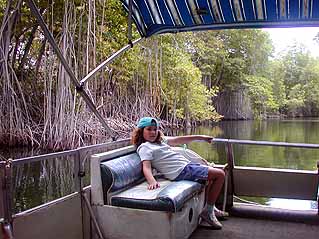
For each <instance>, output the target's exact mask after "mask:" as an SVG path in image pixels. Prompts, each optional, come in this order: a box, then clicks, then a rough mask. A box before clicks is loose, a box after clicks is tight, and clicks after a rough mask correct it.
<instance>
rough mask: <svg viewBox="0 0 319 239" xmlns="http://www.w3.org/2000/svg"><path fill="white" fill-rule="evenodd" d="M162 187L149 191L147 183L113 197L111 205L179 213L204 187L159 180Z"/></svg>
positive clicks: (189, 182)
mask: <svg viewBox="0 0 319 239" xmlns="http://www.w3.org/2000/svg"><path fill="white" fill-rule="evenodd" d="M158 182H159V183H160V185H161V187H160V188H158V189H155V190H147V182H144V183H141V184H139V185H137V186H134V187H132V188H130V189H128V190H126V191H124V192H121V193H119V194H115V195H113V196H112V197H111V205H113V206H119V207H129V208H138V209H144V210H153V211H165V212H177V211H179V210H180V209H181V208H182V207H183V205H184V203H185V202H186V201H187V200H189V199H190V198H191V197H193V196H194V195H195V194H197V193H199V192H200V191H201V190H202V187H203V186H202V185H201V184H199V183H196V182H191V181H179V182H171V181H168V180H165V179H159V180H158Z"/></svg>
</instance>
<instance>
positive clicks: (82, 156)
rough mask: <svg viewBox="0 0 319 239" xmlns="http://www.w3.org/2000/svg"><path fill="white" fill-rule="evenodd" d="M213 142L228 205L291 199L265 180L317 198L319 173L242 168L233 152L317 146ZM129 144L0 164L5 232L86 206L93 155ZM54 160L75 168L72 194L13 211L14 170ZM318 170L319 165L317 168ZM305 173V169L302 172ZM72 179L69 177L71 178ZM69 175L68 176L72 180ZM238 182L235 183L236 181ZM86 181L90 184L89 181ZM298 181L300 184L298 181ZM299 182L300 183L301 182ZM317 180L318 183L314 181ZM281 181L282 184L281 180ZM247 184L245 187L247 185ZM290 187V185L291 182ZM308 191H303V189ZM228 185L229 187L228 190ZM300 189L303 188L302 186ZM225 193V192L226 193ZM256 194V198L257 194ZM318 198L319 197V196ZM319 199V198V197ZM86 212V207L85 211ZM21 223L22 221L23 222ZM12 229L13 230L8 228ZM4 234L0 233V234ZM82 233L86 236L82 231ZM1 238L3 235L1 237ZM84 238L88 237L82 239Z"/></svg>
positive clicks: (0, 212)
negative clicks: (58, 207) (238, 198)
mask: <svg viewBox="0 0 319 239" xmlns="http://www.w3.org/2000/svg"><path fill="white" fill-rule="evenodd" d="M213 143H216V144H223V145H225V150H226V156H227V163H228V168H229V173H228V174H227V175H228V177H227V180H228V181H227V183H226V184H225V188H226V189H227V195H228V197H227V198H228V199H227V203H228V204H230V205H231V204H232V202H233V198H232V196H233V195H236V194H239V195H244V196H245V195H247V196H279V197H284V196H288V197H289V196H291V192H287V191H285V190H282V189H283V188H285V186H284V185H283V186H282V187H280V189H278V187H277V186H276V188H271V187H268V186H267V187H264V188H263V187H262V186H261V185H262V184H263V183H264V181H262V180H263V179H266V181H267V182H268V183H269V184H271V183H274V181H275V180H282V178H283V177H287V178H288V181H287V180H286V181H285V180H283V181H282V182H281V183H288V184H289V180H291V179H292V178H293V180H292V184H295V183H296V182H297V183H301V184H302V185H301V187H302V188H301V189H299V190H300V191H299V192H298V190H297V191H294V190H292V191H293V193H295V195H294V196H296V197H297V198H302V197H304V198H305V199H309V198H311V199H314V194H316V193H318V190H315V191H316V192H314V187H317V188H318V179H319V176H318V175H319V170H318V172H312V171H311V172H310V173H309V172H307V173H304V172H301V173H299V172H296V171H294V170H285V169H283V170H277V169H274V170H269V169H267V170H261V169H258V168H251V169H247V168H241V167H238V166H236V165H235V158H234V153H233V146H234V145H238V144H239V145H240V144H241V145H257V146H272V147H296V148H307V149H319V145H318V144H298V143H286V142H270V141H252V140H236V139H222V138H214V140H213ZM127 145H129V140H128V139H125V140H119V141H115V142H111V143H105V144H98V145H92V146H86V147H81V148H78V149H74V150H68V151H63V152H56V153H51V154H45V155H39V156H32V157H26V158H20V159H14V160H12V159H9V160H6V161H1V162H0V185H1V187H0V224H1V225H2V227H3V228H2V229H3V230H4V228H8V226H10V225H12V222H13V221H14V220H17V219H19V218H20V219H21V218H23V217H27V216H28V215H30V214H31V213H32V212H34V211H37V210H41V209H44V208H47V207H49V206H50V205H53V204H56V203H57V202H59V201H63V200H66V199H68V198H69V199H71V198H74V197H78V196H79V198H80V201H84V202H83V203H80V205H82V204H85V201H87V198H83V200H82V199H81V192H83V191H85V190H86V188H87V187H88V186H89V185H90V182H89V177H87V176H88V175H86V173H87V172H89V169H88V165H89V163H88V161H89V159H90V156H91V155H92V154H94V153H99V152H105V151H109V150H111V149H116V148H121V147H124V146H127ZM55 160H66V161H67V162H69V161H70V162H72V164H70V166H71V167H72V169H71V170H70V172H71V178H72V180H73V186H72V192H69V193H68V194H67V195H62V197H60V198H57V199H51V201H48V202H44V203H43V204H41V205H37V206H35V207H34V208H31V209H27V210H24V211H22V212H16V213H14V211H13V206H15V205H13V186H14V185H13V182H14V181H15V180H14V178H13V168H14V167H19V166H23V165H25V164H31V163H39V162H50V161H55ZM318 167H319V165H318ZM300 171H302V170H300ZM256 172H258V173H259V174H258V175H259V176H258V178H254V175H255V174H256ZM69 176H70V175H69ZM69 176H67V177H69ZM235 179H236V180H235ZM252 179H253V181H254V185H253V186H249V187H247V182H248V181H249V180H252ZM86 180H87V181H86ZM296 180H297V181H296ZM298 180H299V181H298ZM313 181H315V182H313ZM279 182H280V181H279ZM309 182H311V183H312V184H311V186H309ZM244 184H246V185H245V186H244ZM290 184H291V183H290ZM307 185H308V186H309V189H306V190H304V189H303V188H307ZM226 186H227V187H226ZM299 188H300V186H299ZM225 192H226V191H225ZM256 194H257V195H256ZM316 196H317V194H316ZM317 200H318V197H317ZM82 211H83V208H82ZM20 221H21V220H20ZM9 229H10V228H9ZM0 234H1V233H0ZM83 234H85V233H84V232H83ZM0 238H1V236H0ZM83 238H85V237H83Z"/></svg>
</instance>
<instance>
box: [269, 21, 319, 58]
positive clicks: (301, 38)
mask: <svg viewBox="0 0 319 239" xmlns="http://www.w3.org/2000/svg"><path fill="white" fill-rule="evenodd" d="M264 31H267V32H268V33H269V34H270V37H271V39H272V41H273V44H274V46H275V54H278V53H279V52H280V51H282V50H284V49H285V48H286V47H287V46H289V45H291V44H292V43H293V42H294V40H295V41H296V42H301V43H303V44H304V45H305V46H306V47H307V48H308V49H309V50H310V52H311V54H312V55H313V56H317V57H319V43H316V42H315V41H313V38H314V37H315V36H316V34H317V33H318V32H319V27H301V28H269V29H264Z"/></svg>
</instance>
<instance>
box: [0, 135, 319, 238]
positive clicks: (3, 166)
mask: <svg viewBox="0 0 319 239" xmlns="http://www.w3.org/2000/svg"><path fill="white" fill-rule="evenodd" d="M213 142H215V143H222V144H225V150H226V152H227V161H228V174H229V177H230V179H229V180H228V179H227V180H228V189H227V196H228V200H227V207H230V206H232V202H230V200H231V199H232V198H233V195H234V189H235V188H234V175H233V172H232V171H233V169H234V167H235V159H234V155H233V147H232V145H233V144H247V145H263V146H276V147H299V148H313V149H319V145H318V144H295V143H285V142H268V141H251V140H234V139H220V138H214V139H213ZM127 145H129V139H124V140H120V141H116V142H111V143H105V144H98V145H92V146H86V147H81V148H78V149H75V150H69V151H64V152H58V153H52V154H46V155H40V156H34V157H27V158H21V159H17V160H12V161H7V162H0V183H1V184H2V187H1V188H0V197H1V198H0V217H1V216H3V217H4V218H3V220H2V221H0V223H1V224H2V227H3V229H5V230H7V232H8V233H7V234H8V235H10V232H12V231H11V224H10V222H12V221H13V220H14V219H15V218H20V217H24V216H27V215H28V214H30V212H33V211H35V210H39V209H41V208H45V207H47V206H48V205H50V204H52V203H53V201H52V202H48V203H46V204H43V205H40V206H38V207H36V208H33V209H30V210H27V211H24V212H21V213H18V214H16V215H12V209H11V203H12V200H11V199H12V198H11V171H12V169H11V167H12V166H17V165H22V164H25V163H30V162H38V161H42V160H51V159H55V158H57V157H65V156H72V155H73V156H75V159H72V160H75V161H76V163H75V164H74V165H75V169H74V173H75V179H74V180H75V182H74V183H75V191H76V192H75V193H76V194H81V199H82V201H81V207H82V215H83V210H84V207H87V209H88V211H89V214H90V216H91V219H92V222H93V225H94V227H95V229H96V230H97V233H98V234H99V237H100V238H102V237H101V234H100V233H99V231H100V232H101V230H100V229H99V225H98V223H95V222H94V221H96V219H95V216H94V214H93V213H92V208H91V205H90V204H89V203H88V197H87V194H86V193H85V190H84V188H83V187H84V185H83V177H84V176H85V168H84V166H85V163H86V161H87V160H88V159H89V156H90V155H91V154H93V153H96V152H102V151H108V150H111V149H115V148H122V147H124V146H127ZM317 166H318V184H319V162H318V165H317ZM73 194H74V193H73ZM67 197H68V196H65V197H63V198H67ZM57 200H59V199H57ZM57 200H55V201H57ZM318 200H319V192H318ZM231 201H232V200H231ZM84 205H85V206H84ZM223 208H224V205H223ZM1 214H3V215H1ZM318 215H319V209H318ZM9 238H10V237H9Z"/></svg>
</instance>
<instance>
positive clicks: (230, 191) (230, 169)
mask: <svg viewBox="0 0 319 239" xmlns="http://www.w3.org/2000/svg"><path fill="white" fill-rule="evenodd" d="M213 142H214V143H223V144H225V151H226V155H227V164H228V166H227V172H226V179H225V188H224V201H223V210H225V209H226V208H231V207H232V206H233V198H234V194H235V193H234V192H235V183H234V168H235V159H234V153H233V144H245V145H260V146H274V147H295V148H308V149H319V144H300V143H286V142H271V141H254V140H236V139H222V138H214V139H213ZM317 168H318V182H317V184H318V190H317V195H318V196H317V203H318V215H319V161H318V162H317Z"/></svg>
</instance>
